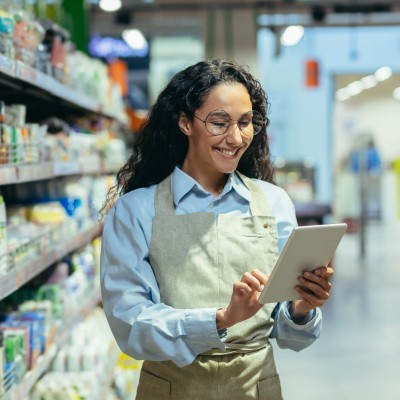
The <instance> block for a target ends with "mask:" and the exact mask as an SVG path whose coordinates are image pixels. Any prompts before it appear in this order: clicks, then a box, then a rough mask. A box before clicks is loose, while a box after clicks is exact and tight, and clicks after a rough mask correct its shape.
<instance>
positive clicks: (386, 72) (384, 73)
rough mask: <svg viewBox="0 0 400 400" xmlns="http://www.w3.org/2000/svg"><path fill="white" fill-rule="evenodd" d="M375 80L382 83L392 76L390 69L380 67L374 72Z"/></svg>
mask: <svg viewBox="0 0 400 400" xmlns="http://www.w3.org/2000/svg"><path fill="white" fill-rule="evenodd" d="M374 75H375V78H376V80H377V81H380V82H381V81H384V80H385V79H388V78H390V77H391V76H392V69H391V68H390V67H382V68H379V69H377V70H376V71H375V74H374Z"/></svg>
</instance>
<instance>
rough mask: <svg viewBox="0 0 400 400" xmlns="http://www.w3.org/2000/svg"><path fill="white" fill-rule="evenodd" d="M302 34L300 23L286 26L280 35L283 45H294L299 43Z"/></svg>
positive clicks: (302, 29)
mask: <svg viewBox="0 0 400 400" xmlns="http://www.w3.org/2000/svg"><path fill="white" fill-rule="evenodd" d="M303 35H304V28H303V27H302V26H301V25H291V26H288V27H286V29H285V30H284V31H283V33H282V36H281V43H282V45H283V46H294V45H296V44H297V43H299V41H300V39H301V38H302V37H303Z"/></svg>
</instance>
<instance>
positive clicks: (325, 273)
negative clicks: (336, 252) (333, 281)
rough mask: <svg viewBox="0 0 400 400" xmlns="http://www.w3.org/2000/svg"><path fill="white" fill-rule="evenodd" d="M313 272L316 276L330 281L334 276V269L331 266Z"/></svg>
mask: <svg viewBox="0 0 400 400" xmlns="http://www.w3.org/2000/svg"><path fill="white" fill-rule="evenodd" d="M313 272H314V274H315V275H317V276H319V277H321V278H324V279H329V278H330V277H332V276H333V274H334V270H333V268H332V267H330V266H329V265H328V266H326V267H320V268H317V269H315V270H314V271H313Z"/></svg>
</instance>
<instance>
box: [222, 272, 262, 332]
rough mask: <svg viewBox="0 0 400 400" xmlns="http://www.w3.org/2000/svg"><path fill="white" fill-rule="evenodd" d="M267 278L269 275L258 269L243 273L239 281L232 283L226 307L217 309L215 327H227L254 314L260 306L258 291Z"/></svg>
mask: <svg viewBox="0 0 400 400" xmlns="http://www.w3.org/2000/svg"><path fill="white" fill-rule="evenodd" d="M268 278H269V275H266V274H263V273H262V272H261V271H259V270H258V269H253V270H252V271H251V272H246V273H244V274H243V276H242V279H241V280H240V282H235V283H234V284H233V290H232V297H231V301H230V303H229V305H228V307H227V308H220V309H219V310H218V311H217V329H223V328H229V327H230V326H233V325H235V324H237V323H238V322H241V321H244V320H246V319H248V318H250V317H252V316H253V315H254V314H256V313H257V312H258V311H259V310H260V309H261V308H262V304H260V303H259V302H258V296H259V294H260V293H259V292H261V291H262V290H263V287H264V285H265V283H266V282H267V280H268Z"/></svg>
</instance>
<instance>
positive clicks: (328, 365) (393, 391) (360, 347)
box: [274, 220, 400, 400]
mask: <svg viewBox="0 0 400 400" xmlns="http://www.w3.org/2000/svg"><path fill="white" fill-rule="evenodd" d="M359 242H360V240H359V235H358V234H346V235H345V237H344V239H343V241H342V243H341V244H340V247H339V249H338V251H337V254H336V257H335V261H334V267H335V276H334V279H333V285H334V287H333V289H332V294H331V297H330V299H329V300H328V302H327V304H326V305H325V306H324V307H323V308H322V311H323V317H324V320H323V332H322V334H321V337H320V338H319V339H318V341H317V342H315V343H314V344H313V345H312V346H311V347H309V348H308V349H306V350H303V351H302V352H300V353H295V352H292V351H289V350H281V349H279V348H278V347H277V346H276V345H274V350H275V356H276V363H277V368H278V371H279V373H280V376H281V382H282V388H283V394H284V399H285V400H303V399H304V400H305V399H306V400H317V399H318V400H321V399H323V400H361V399H362V400H376V399H379V400H386V399H390V400H395V399H400V376H399V373H400V318H399V307H400V221H398V220H397V221H392V222H391V223H389V224H388V223H385V224H383V223H378V222H374V223H371V224H370V225H369V226H368V228H367V234H366V244H367V248H366V256H365V257H364V260H363V259H362V258H361V257H360V246H359Z"/></svg>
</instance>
